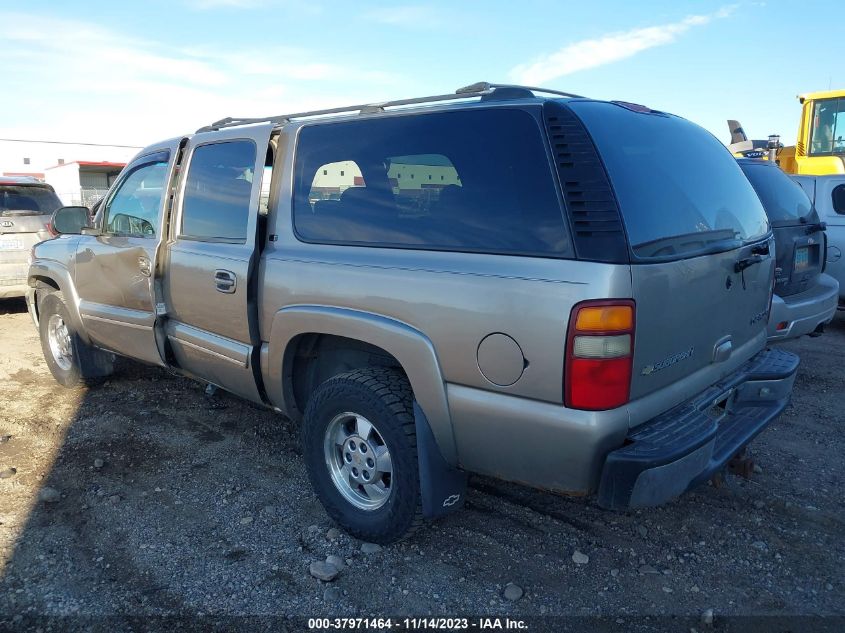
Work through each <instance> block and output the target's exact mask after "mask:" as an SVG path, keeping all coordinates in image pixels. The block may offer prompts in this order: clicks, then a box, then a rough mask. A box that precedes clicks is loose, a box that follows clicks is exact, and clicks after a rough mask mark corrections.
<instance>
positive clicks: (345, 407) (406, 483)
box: [302, 368, 422, 544]
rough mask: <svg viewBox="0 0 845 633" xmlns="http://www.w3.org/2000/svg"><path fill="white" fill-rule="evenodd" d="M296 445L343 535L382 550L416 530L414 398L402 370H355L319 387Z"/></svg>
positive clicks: (419, 519) (418, 520)
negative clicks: (342, 529) (371, 544)
mask: <svg viewBox="0 0 845 633" xmlns="http://www.w3.org/2000/svg"><path fill="white" fill-rule="evenodd" d="M302 441H303V454H304V457H305V464H306V467H307V469H308V476H309V478H310V480H311V485H312V486H313V488H314V491H315V492H316V493H317V497H318V498H319V499H320V502H321V503H322V504H323V507H324V508H325V509H326V512H328V514H329V516H331V517H332V519H334V520H335V521H336V522H337V523H338V524H339V525H340V526H341V527H343V528H344V529H345V530H346V531H347V532H349V533H350V534H352V535H353V536H355V537H357V538H360V539H362V540H365V541H371V542H374V543H381V544H386V543H391V542H393V541H396V540H399V539H401V538H405V537H407V536H408V535H410V534H411V533H412V532H413V531H414V530H415V529H416V528H418V527H419V526H420V525H421V524H422V502H421V497H420V484H419V466H418V462H417V442H416V427H415V425H414V414H413V395H412V392H411V387H410V384H408V380H407V378H405V376H403V375H402V374H401V373H400V372H398V371H396V370H393V369H388V368H369V369H358V370H354V371H350V372H348V373H344V374H340V375H338V376H335V377H333V378H331V379H329V380H327V381H326V382H324V383H323V384H322V385H320V386H319V387H318V388H317V390H316V391H315V392H314V394H313V395H312V397H311V398H310V400H309V402H308V406H307V408H306V410H305V420H304V423H303V429H302Z"/></svg>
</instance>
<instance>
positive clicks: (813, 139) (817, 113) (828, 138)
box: [810, 99, 845, 154]
mask: <svg viewBox="0 0 845 633" xmlns="http://www.w3.org/2000/svg"><path fill="white" fill-rule="evenodd" d="M843 152H845V99H822V100H820V101H816V103H815V104H814V106H813V121H812V129H811V130H810V154H841V153H843Z"/></svg>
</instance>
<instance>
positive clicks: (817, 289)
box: [767, 273, 839, 342]
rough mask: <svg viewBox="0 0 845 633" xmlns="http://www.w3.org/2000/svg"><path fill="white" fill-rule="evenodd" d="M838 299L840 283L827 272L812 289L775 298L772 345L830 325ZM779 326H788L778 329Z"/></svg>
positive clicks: (771, 333) (770, 340) (771, 324)
mask: <svg viewBox="0 0 845 633" xmlns="http://www.w3.org/2000/svg"><path fill="white" fill-rule="evenodd" d="M838 300H839V282H838V281H836V279H834V278H833V277H831V276H830V275H826V274H824V273H822V274H821V275H819V276H818V280H817V282H816V284H815V285H814V286H813V287H812V288H810V289H809V290H806V291H804V292H801V293H799V294H795V295H789V296H787V297H779V296H778V295H775V296H774V297H772V311H771V313H770V315H769V331H768V333H767V335H768V338H769V342H774V341H783V340H786V339H790V338H795V337H798V336H803V335H804V334H809V333H810V332H813V331H814V330H815V329H816V328H817V327H818V326H819V325H822V324H824V323H828V322H829V321H830V320H831V319H832V318H833V315H834V314H835V313H836V305H837V303H838ZM779 323H786V324H787V325H786V327H784V328H783V329H782V330H778V329H777V326H778V324H779Z"/></svg>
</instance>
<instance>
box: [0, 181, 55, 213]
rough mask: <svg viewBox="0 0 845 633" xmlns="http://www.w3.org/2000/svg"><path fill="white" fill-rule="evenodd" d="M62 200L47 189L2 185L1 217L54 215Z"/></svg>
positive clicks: (0, 199)
mask: <svg viewBox="0 0 845 633" xmlns="http://www.w3.org/2000/svg"><path fill="white" fill-rule="evenodd" d="M60 206H62V202H61V200H59V198H58V196H57V195H56V194H55V193H54V192H53V190H52V189H49V188H47V187H38V186H35V187H32V186H22V187H21V186H15V185H0V215H10V213H8V212H17V213H15V214H14V215H38V214H48V213H53V211H55V210H56V209H58V208H59V207H60Z"/></svg>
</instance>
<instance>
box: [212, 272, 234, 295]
mask: <svg viewBox="0 0 845 633" xmlns="http://www.w3.org/2000/svg"><path fill="white" fill-rule="evenodd" d="M214 285H215V286H216V287H217V291H218V292H225V293H226V294H232V293H233V292H235V290H237V287H238V278H237V277H236V276H235V273H233V272H232V271H231V270H215V271H214Z"/></svg>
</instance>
